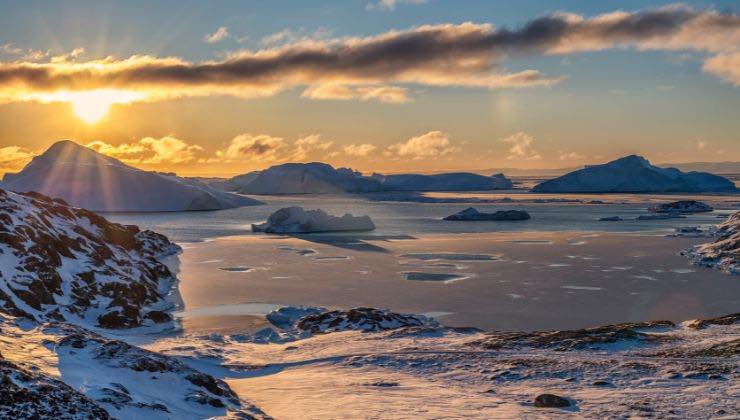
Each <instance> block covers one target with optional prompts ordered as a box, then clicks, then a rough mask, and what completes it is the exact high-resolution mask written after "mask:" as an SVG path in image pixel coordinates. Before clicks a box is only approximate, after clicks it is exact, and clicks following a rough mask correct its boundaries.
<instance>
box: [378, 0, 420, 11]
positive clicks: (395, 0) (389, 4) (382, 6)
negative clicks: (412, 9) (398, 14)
mask: <svg viewBox="0 0 740 420" xmlns="http://www.w3.org/2000/svg"><path fill="white" fill-rule="evenodd" d="M427 1H428V0H378V1H377V2H375V3H368V4H367V7H366V8H367V10H395V9H396V6H397V5H399V4H424V3H427Z"/></svg>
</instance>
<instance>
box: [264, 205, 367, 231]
mask: <svg viewBox="0 0 740 420" xmlns="http://www.w3.org/2000/svg"><path fill="white" fill-rule="evenodd" d="M373 229H375V224H374V223H373V221H372V220H371V219H370V217H368V216H357V217H355V216H352V215H351V214H345V215H344V216H341V217H338V216H332V215H330V214H327V213H326V212H325V211H323V210H304V209H303V208H301V207H285V208H282V209H280V210H278V211H276V212H274V213H273V214H271V215H270V217H269V218H268V219H267V222H265V223H262V224H253V225H252V232H264V233H316V232H341V231H365V230H373Z"/></svg>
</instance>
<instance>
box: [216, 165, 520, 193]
mask: <svg viewBox="0 0 740 420" xmlns="http://www.w3.org/2000/svg"><path fill="white" fill-rule="evenodd" d="M206 182H207V183H208V184H209V185H211V186H212V187H214V188H218V189H220V190H224V191H234V192H238V193H242V194H262V195H271V194H275V195H281V194H340V193H355V194H361V193H373V192H381V191H488V190H497V189H509V188H511V187H512V185H513V184H512V182H511V180H509V179H508V178H506V177H505V176H504V175H503V174H495V175H492V176H485V175H479V174H473V173H466V172H455V173H445V174H436V175H421V174H397V175H383V174H373V175H372V176H369V177H368V176H364V175H362V174H361V173H360V172H358V171H355V170H353V169H350V168H334V167H332V166H331V165H327V164H326V163H320V162H312V163H285V164H282V165H277V166H272V167H270V168H268V169H265V170H263V171H255V172H249V173H246V174H242V175H238V176H235V177H233V178H230V179H211V180H206Z"/></svg>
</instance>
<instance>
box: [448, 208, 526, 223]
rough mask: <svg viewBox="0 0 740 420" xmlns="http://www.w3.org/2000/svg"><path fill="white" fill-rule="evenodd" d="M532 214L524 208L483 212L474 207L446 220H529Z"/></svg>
mask: <svg viewBox="0 0 740 420" xmlns="http://www.w3.org/2000/svg"><path fill="white" fill-rule="evenodd" d="M529 219H530V216H529V213H527V212H526V211H524V210H499V211H497V212H495V213H481V212H479V211H478V210H476V209H474V208H473V207H468V208H467V209H465V210H463V211H460V212H458V213H455V214H453V215H450V216H447V217H445V218H444V220H452V221H496V220H498V221H504V220H508V221H511V220H529Z"/></svg>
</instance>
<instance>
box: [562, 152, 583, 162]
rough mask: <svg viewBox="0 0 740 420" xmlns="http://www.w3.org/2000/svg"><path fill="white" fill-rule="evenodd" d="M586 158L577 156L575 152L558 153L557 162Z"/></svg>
mask: <svg viewBox="0 0 740 420" xmlns="http://www.w3.org/2000/svg"><path fill="white" fill-rule="evenodd" d="M585 157H586V156H583V155H579V154H578V153H576V152H563V151H559V152H558V159H559V160H581V159H584V158H585Z"/></svg>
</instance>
